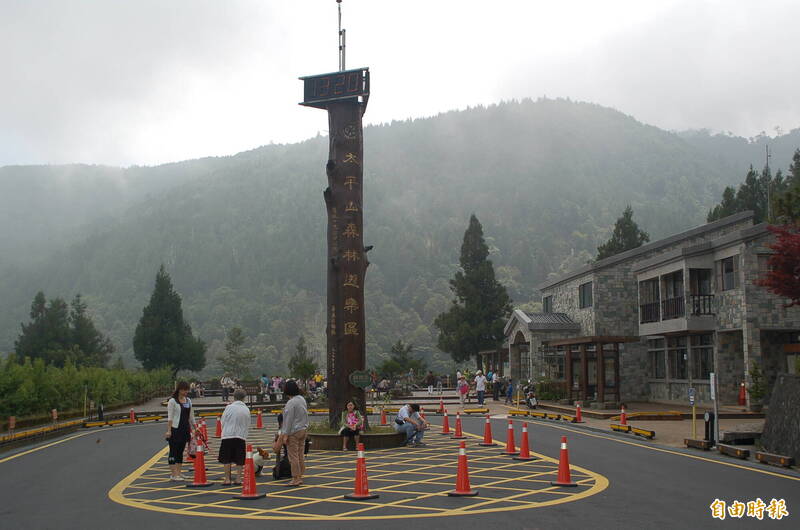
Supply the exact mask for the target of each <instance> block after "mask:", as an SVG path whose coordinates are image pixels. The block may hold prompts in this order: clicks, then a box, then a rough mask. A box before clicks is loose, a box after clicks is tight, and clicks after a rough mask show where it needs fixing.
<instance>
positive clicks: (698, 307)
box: [689, 294, 714, 315]
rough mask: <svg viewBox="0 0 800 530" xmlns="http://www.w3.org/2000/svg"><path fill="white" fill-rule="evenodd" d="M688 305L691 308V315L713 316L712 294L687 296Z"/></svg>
mask: <svg viewBox="0 0 800 530" xmlns="http://www.w3.org/2000/svg"><path fill="white" fill-rule="evenodd" d="M689 303H690V304H691V308H692V315H713V314H714V295H713V294H693V295H690V296H689Z"/></svg>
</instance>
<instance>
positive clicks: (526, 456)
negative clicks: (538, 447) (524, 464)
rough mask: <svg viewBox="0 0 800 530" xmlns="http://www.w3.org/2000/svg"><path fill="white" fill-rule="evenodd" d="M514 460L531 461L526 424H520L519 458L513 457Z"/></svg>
mask: <svg viewBox="0 0 800 530" xmlns="http://www.w3.org/2000/svg"><path fill="white" fill-rule="evenodd" d="M514 460H533V457H532V456H531V450H530V448H529V447H528V424H527V423H523V424H522V440H521V441H520V442H519V456H515V457H514Z"/></svg>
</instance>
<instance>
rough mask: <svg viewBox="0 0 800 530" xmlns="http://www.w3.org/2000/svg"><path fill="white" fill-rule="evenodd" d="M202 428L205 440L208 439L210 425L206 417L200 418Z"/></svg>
mask: <svg viewBox="0 0 800 530" xmlns="http://www.w3.org/2000/svg"><path fill="white" fill-rule="evenodd" d="M200 430H201V431H203V440H205V441H207V440H208V426H207V425H206V419H205V418H203V419H202V420H200Z"/></svg>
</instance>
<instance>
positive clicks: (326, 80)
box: [300, 68, 369, 106]
mask: <svg viewBox="0 0 800 530" xmlns="http://www.w3.org/2000/svg"><path fill="white" fill-rule="evenodd" d="M300 79H301V80H302V81H303V84H304V94H303V96H304V97H303V102H302V103H301V105H310V106H319V105H317V104H318V103H321V102H324V101H335V100H338V99H349V98H354V97H359V96H368V95H369V68H359V69H357V70H345V71H343V72H332V73H330V74H321V75H312V76H307V77H301V78H300Z"/></svg>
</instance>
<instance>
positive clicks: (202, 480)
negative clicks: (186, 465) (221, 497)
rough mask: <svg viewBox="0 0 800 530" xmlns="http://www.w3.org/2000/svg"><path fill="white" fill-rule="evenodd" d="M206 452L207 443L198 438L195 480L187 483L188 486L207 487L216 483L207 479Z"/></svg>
mask: <svg viewBox="0 0 800 530" xmlns="http://www.w3.org/2000/svg"><path fill="white" fill-rule="evenodd" d="M204 452H205V445H204V444H203V443H202V442H201V441H200V440H198V444H197V452H195V457H194V481H193V482H192V483H191V484H187V485H186V487H187V488H206V487H208V486H212V485H213V484H214V483H213V482H209V481H208V480H207V479H206V459H205V456H203V453H204Z"/></svg>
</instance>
